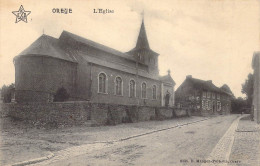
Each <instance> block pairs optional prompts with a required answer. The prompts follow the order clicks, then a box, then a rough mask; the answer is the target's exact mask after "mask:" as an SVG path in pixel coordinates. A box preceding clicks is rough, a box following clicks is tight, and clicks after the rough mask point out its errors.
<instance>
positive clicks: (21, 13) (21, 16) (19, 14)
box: [12, 5, 31, 23]
mask: <svg viewBox="0 0 260 166" xmlns="http://www.w3.org/2000/svg"><path fill="white" fill-rule="evenodd" d="M12 13H13V14H14V15H15V16H16V20H15V23H18V22H19V21H21V20H22V21H24V22H26V23H27V16H28V15H29V14H30V13H31V11H25V10H24V8H23V5H21V6H20V8H19V10H18V11H13V12H12Z"/></svg>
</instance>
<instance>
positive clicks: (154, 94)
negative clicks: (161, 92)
mask: <svg viewBox="0 0 260 166" xmlns="http://www.w3.org/2000/svg"><path fill="white" fill-rule="evenodd" d="M156 96H157V94H156V85H153V99H156Z"/></svg>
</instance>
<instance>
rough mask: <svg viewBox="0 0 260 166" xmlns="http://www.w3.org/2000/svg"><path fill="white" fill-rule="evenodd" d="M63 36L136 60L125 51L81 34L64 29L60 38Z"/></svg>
mask: <svg viewBox="0 0 260 166" xmlns="http://www.w3.org/2000/svg"><path fill="white" fill-rule="evenodd" d="M62 36H66V37H70V38H72V39H74V40H75V41H77V42H80V43H83V44H86V45H89V46H91V47H94V48H96V49H99V50H102V51H104V52H108V53H111V54H114V55H117V56H119V57H122V58H126V59H128V60H132V61H135V59H134V57H133V56H131V55H128V54H126V53H123V52H120V51H117V50H115V49H113V48H110V47H107V46H104V45H102V44H99V43H96V42H94V41H91V40H89V39H86V38H83V37H81V36H78V35H75V34H73V33H70V32H68V31H63V32H62V34H61V36H60V38H61V37H62Z"/></svg>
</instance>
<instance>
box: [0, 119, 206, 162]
mask: <svg viewBox="0 0 260 166" xmlns="http://www.w3.org/2000/svg"><path fill="white" fill-rule="evenodd" d="M202 119H205V118H204V117H184V118H177V119H170V120H165V121H146V122H139V123H128V124H120V125H117V126H100V127H86V126H75V127H70V128H60V129H52V130H46V129H36V128H31V127H26V126H25V125H21V124H19V123H16V125H14V122H12V121H9V120H8V119H4V118H2V119H0V122H1V131H0V136H1V139H0V141H1V143H0V152H1V154H0V165H7V164H13V163H19V162H22V161H25V160H32V159H35V158H39V157H44V156H46V155H48V152H52V153H54V154H56V153H58V155H59V154H60V153H61V152H62V150H64V149H67V150H68V148H72V149H73V148H75V147H77V146H80V145H86V144H93V143H95V142H104V143H105V144H106V143H107V142H111V141H113V140H120V139H124V138H126V137H131V136H135V135H139V134H143V133H147V132H152V131H154V130H161V129H164V128H168V127H171V126H176V125H178V124H184V123H189V122H193V121H199V120H202ZM102 145H103V144H102ZM109 145H111V144H109ZM86 146H89V148H90V149H91V146H94V145H86Z"/></svg>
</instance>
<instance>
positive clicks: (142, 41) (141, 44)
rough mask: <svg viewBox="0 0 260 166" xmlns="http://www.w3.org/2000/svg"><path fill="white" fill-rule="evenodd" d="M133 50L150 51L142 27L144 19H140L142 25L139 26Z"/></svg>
mask: <svg viewBox="0 0 260 166" xmlns="http://www.w3.org/2000/svg"><path fill="white" fill-rule="evenodd" d="M135 48H136V49H150V47H149V43H148V39H147V35H146V31H145V27H144V19H142V24H141V28H140V32H139V35H138V38H137V42H136V46H135Z"/></svg>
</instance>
